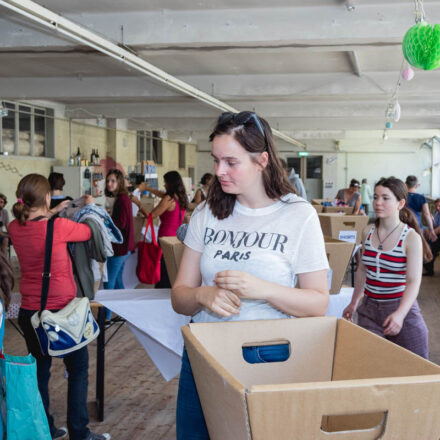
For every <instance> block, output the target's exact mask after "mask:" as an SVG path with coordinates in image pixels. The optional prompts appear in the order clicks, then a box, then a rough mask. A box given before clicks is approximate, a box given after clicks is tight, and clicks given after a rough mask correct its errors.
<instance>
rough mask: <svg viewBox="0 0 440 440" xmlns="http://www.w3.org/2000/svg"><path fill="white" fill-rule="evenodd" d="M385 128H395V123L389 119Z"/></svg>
mask: <svg viewBox="0 0 440 440" xmlns="http://www.w3.org/2000/svg"><path fill="white" fill-rule="evenodd" d="M385 128H386V129H387V130H390V129H391V128H393V123H392V122H389V121H388V122H387V123H386V124H385Z"/></svg>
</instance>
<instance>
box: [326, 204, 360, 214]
mask: <svg viewBox="0 0 440 440" xmlns="http://www.w3.org/2000/svg"><path fill="white" fill-rule="evenodd" d="M323 212H328V213H335V212H342V214H352V213H353V206H323Z"/></svg>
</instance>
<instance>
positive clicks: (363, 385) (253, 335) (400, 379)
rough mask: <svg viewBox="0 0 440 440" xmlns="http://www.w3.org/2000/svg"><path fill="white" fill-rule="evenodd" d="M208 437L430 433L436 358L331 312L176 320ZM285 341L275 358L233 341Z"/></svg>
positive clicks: (439, 408) (437, 403) (385, 438)
mask: <svg viewBox="0 0 440 440" xmlns="http://www.w3.org/2000/svg"><path fill="white" fill-rule="evenodd" d="M182 332H183V337H184V340H185V346H186V349H187V351H188V355H189V359H190V362H191V366H192V370H193V373H194V377H195V381H196V385H197V391H198V394H199V396H200V400H201V403H202V407H203V413H204V415H205V419H206V423H207V426H208V430H209V434H210V438H211V440H268V439H277V440H284V439H286V440H287V439H289V440H291V439H295V440H313V439H337V440H342V439H344V440H370V439H379V438H380V439H382V440H416V439H420V440H422V439H426V440H428V439H429V440H431V439H432V440H434V439H435V440H437V439H439V438H440V417H439V414H440V367H439V366H437V365H435V364H433V363H431V362H429V361H427V360H425V359H422V358H420V357H419V356H417V355H414V354H413V353H411V352H409V351H407V350H405V349H403V348H401V347H399V346H397V345H395V344H393V343H391V342H389V341H387V340H385V339H383V338H380V337H379V336H376V335H374V334H373V333H370V332H368V331H366V330H364V329H362V328H361V327H358V326H356V325H354V324H352V323H349V322H348V321H345V320H337V319H336V318H332V317H325V318H300V319H279V320H267V321H242V322H222V323H203V324H189V325H188V326H185V327H183V328H182ZM274 341H288V342H289V343H290V349H291V354H290V357H289V358H288V359H287V360H286V361H285V362H276V363H262V364H248V363H247V362H246V361H245V360H244V359H243V356H242V346H243V345H248V344H249V343H252V344H254V345H258V344H260V343H261V344H262V345H263V344H264V343H268V342H269V343H274Z"/></svg>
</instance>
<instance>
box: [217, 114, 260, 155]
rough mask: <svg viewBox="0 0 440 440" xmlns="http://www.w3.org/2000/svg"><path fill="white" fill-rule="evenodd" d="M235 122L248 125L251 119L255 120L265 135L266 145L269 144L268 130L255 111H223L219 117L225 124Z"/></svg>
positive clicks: (219, 121)
mask: <svg viewBox="0 0 440 440" xmlns="http://www.w3.org/2000/svg"><path fill="white" fill-rule="evenodd" d="M230 121H232V122H234V123H235V124H237V125H246V124H247V123H249V122H250V121H253V122H254V124H255V125H256V126H257V128H258V131H259V132H260V133H261V134H262V135H263V137H264V142H265V144H266V147H267V146H268V142H267V136H266V131H265V130H264V127H263V124H262V123H261V121H260V118H259V117H258V116H257V115H256V113H254V112H248V111H246V112H240V113H232V112H223V113H222V114H221V115H220V116H219V117H218V123H219V124H225V123H227V122H230Z"/></svg>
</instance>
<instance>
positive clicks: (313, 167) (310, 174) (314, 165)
mask: <svg viewBox="0 0 440 440" xmlns="http://www.w3.org/2000/svg"><path fill="white" fill-rule="evenodd" d="M306 159H307V179H322V156H315V157H313V156H312V157H307V158H306Z"/></svg>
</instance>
